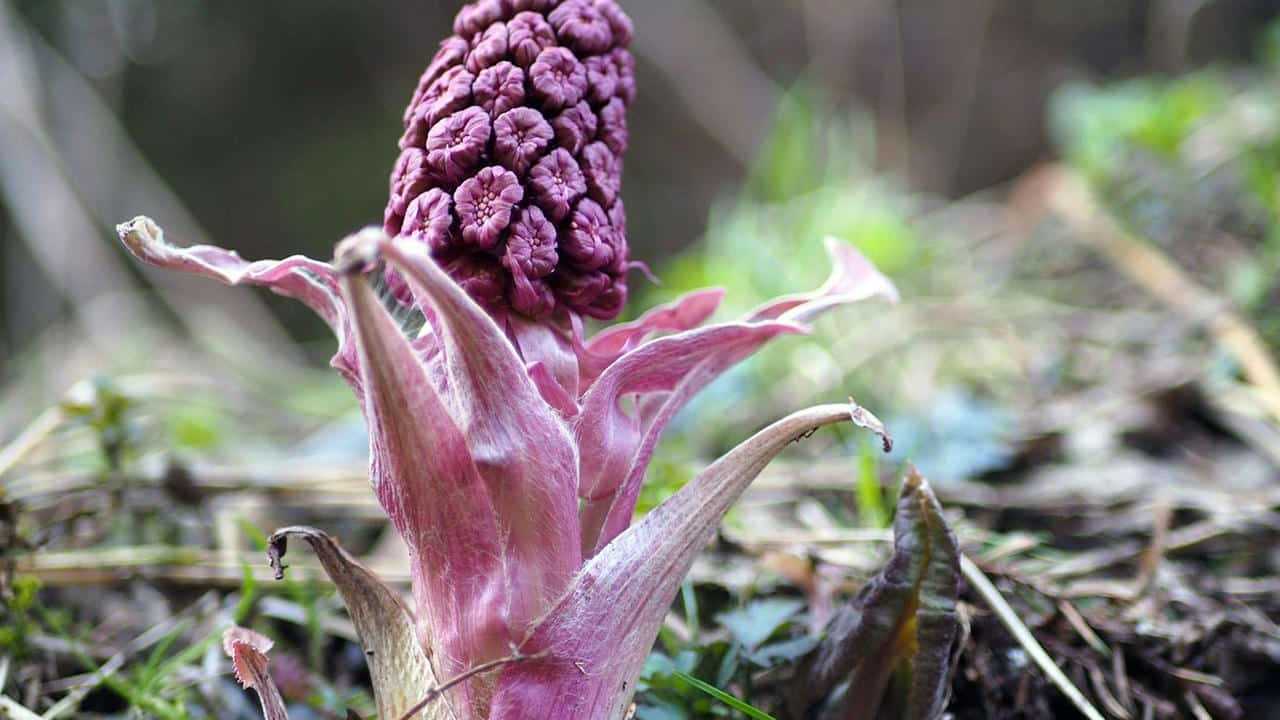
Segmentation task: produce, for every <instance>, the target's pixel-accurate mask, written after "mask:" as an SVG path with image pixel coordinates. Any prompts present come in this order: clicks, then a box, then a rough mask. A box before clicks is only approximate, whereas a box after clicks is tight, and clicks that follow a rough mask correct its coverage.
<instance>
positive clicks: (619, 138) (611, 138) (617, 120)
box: [600, 98, 631, 157]
mask: <svg viewBox="0 0 1280 720" xmlns="http://www.w3.org/2000/svg"><path fill="white" fill-rule="evenodd" d="M600 139H601V140H602V141H604V144H605V145H608V146H609V149H610V150H612V151H613V153H614V154H615V155H617V156H619V157H621V156H622V155H625V154H626V152H627V145H628V144H629V143H630V141H631V135H630V134H629V133H628V132H627V106H626V104H625V103H623V102H622V98H613V99H612V100H610V101H609V104H608V105H605V106H604V107H603V108H601V110H600Z"/></svg>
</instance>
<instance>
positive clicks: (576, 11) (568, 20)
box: [547, 0, 613, 55]
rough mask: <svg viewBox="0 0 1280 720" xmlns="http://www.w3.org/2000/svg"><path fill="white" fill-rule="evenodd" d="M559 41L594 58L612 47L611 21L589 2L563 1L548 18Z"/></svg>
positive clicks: (581, 0) (578, 0)
mask: <svg viewBox="0 0 1280 720" xmlns="http://www.w3.org/2000/svg"><path fill="white" fill-rule="evenodd" d="M547 20H549V21H550V22H551V27H553V28H555V29H556V37H558V38H560V42H562V43H564V44H565V45H568V46H569V47H570V48H573V49H574V50H575V51H577V52H579V53H581V54H583V55H594V54H596V53H602V52H605V51H606V50H608V49H609V48H610V47H611V46H612V45H613V28H611V27H610V26H609V21H608V20H607V19H606V18H605V16H604V15H602V14H601V13H600V11H599V10H597V9H596V7H595V6H594V5H592V4H591V3H589V2H587V1H586V0H564V2H562V3H560V7H557V8H556V9H555V10H552V11H551V13H550V14H549V15H547Z"/></svg>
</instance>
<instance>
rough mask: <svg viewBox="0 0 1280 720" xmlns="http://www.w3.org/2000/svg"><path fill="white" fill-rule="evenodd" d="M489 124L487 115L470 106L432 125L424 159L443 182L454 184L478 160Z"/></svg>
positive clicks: (486, 137)
mask: <svg viewBox="0 0 1280 720" xmlns="http://www.w3.org/2000/svg"><path fill="white" fill-rule="evenodd" d="M490 134H491V128H490V126H489V116H488V114H486V113H485V112H484V110H481V109H480V108H478V107H469V108H467V109H466V110H463V111H461V112H459V113H456V114H454V115H450V116H449V117H448V118H446V119H445V120H444V121H443V122H441V123H438V124H437V125H436V126H435V127H433V128H431V134H430V135H428V136H427V151H428V155H427V163H428V164H429V165H430V166H431V168H432V169H433V170H434V171H435V172H436V174H437V175H438V176H439V177H440V178H441V179H442V180H443V181H444V182H445V183H446V184H456V183H458V182H460V181H461V180H462V179H463V178H464V177H466V176H467V175H468V174H469V173H470V172H471V171H472V170H474V169H475V167H476V165H477V164H479V162H480V156H481V155H482V154H483V153H484V149H485V145H486V144H487V143H488V142H489V135H490Z"/></svg>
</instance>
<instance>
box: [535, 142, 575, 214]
mask: <svg viewBox="0 0 1280 720" xmlns="http://www.w3.org/2000/svg"><path fill="white" fill-rule="evenodd" d="M529 189H530V190H531V191H532V192H533V200H534V202H536V203H537V204H538V207H540V208H542V210H543V211H544V212H546V213H547V215H548V216H549V217H550V218H551V219H552V220H555V221H556V222H560V221H561V220H564V219H565V218H566V217H568V216H569V211H570V210H572V209H573V204H574V203H575V202H577V201H578V198H580V197H582V196H583V195H584V194H586V192H587V181H586V178H584V177H583V176H582V169H581V168H579V167H578V161H576V160H574V159H573V156H572V155H570V154H569V151H568V150H565V149H564V148H556V149H555V150H552V151H551V153H550V154H548V155H547V156H546V157H544V158H542V160H540V161H538V164H537V165H534V166H533V170H531V171H530V172H529Z"/></svg>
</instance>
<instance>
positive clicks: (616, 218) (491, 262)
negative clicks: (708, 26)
mask: <svg viewBox="0 0 1280 720" xmlns="http://www.w3.org/2000/svg"><path fill="white" fill-rule="evenodd" d="M454 33H455V34H454V35H453V36H452V37H450V38H448V39H447V40H445V41H444V42H442V43H441V44H440V49H439V51H438V52H437V53H436V55H435V58H434V59H433V60H432V61H431V64H430V65H429V66H428V67H427V70H426V72H424V73H423V75H422V79H421V80H420V81H419V83H418V89H417V91H416V92H415V93H414V95H413V99H412V101H411V102H410V103H409V107H408V109H406V110H405V114H404V126H405V131H404V135H403V136H402V137H401V138H400V157H399V159H398V160H397V161H396V163H395V168H394V169H393V170H392V172H391V198H390V200H389V201H388V202H387V208H386V212H385V214H384V222H383V228H384V229H385V230H386V231H387V234H388V235H391V236H393V237H394V236H401V237H405V238H410V239H412V240H413V241H415V242H417V243H419V244H422V245H424V246H426V247H427V248H428V250H429V251H430V253H431V256H432V257H433V258H434V259H435V260H436V261H437V262H438V263H439V264H440V266H441V267H443V268H445V271H446V272H447V273H448V274H449V275H451V276H453V277H454V279H455V280H458V281H459V282H460V283H461V284H462V286H463V287H464V288H465V289H466V290H467V292H468V293H469V294H470V295H471V296H472V297H473V298H474V299H475V300H476V301H477V302H479V303H480V304H481V305H482V306H483V307H485V309H486V310H488V311H490V312H492V313H496V314H498V315H502V314H505V313H506V312H514V313H516V314H518V315H521V316H524V317H530V318H539V319H541V318H547V317H550V316H552V315H555V314H557V311H570V312H573V313H577V314H579V315H586V316H590V317H595V318H599V319H602V320H608V319H610V318H613V317H615V316H616V315H617V314H618V313H619V312H620V311H621V310H622V306H623V304H624V303H625V302H626V297H627V282H626V274H627V270H628V269H629V268H630V267H631V264H632V263H631V262H630V259H629V257H628V254H627V226H626V211H625V210H624V209H623V205H622V200H621V198H620V193H621V186H622V156H623V154H624V153H625V152H626V150H627V143H628V134H627V106H628V105H630V103H631V101H632V99H633V98H634V97H635V60H634V58H632V56H631V53H630V51H629V50H627V46H628V45H630V43H631V35H632V26H631V20H630V19H629V18H628V17H627V16H626V14H625V13H624V12H623V11H622V9H621V8H620V7H618V4H617V2H616V1H615V0H482V1H481V2H475V3H471V4H469V5H467V6H466V7H464V8H463V9H462V11H461V12H459V13H458V17H457V20H456V21H455V23H454ZM387 281H388V285H389V286H390V288H391V290H392V293H393V294H394V295H395V296H396V297H397V298H398V299H399V300H400V301H402V302H404V303H414V302H416V301H415V298H414V297H413V295H412V292H411V291H410V288H409V285H408V284H407V283H406V282H405V280H404V278H403V277H402V276H401V275H400V273H399V272H398V271H396V270H395V269H394V268H392V269H390V270H389V271H388V273H387Z"/></svg>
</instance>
